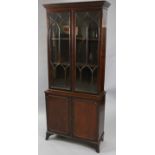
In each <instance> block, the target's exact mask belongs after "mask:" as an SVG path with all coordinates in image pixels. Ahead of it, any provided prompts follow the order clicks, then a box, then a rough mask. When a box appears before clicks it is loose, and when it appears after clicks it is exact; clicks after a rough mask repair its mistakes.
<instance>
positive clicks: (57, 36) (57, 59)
mask: <svg viewBox="0 0 155 155" xmlns="http://www.w3.org/2000/svg"><path fill="white" fill-rule="evenodd" d="M48 18H49V25H50V26H49V48H50V55H51V59H50V65H51V67H52V74H51V77H50V78H51V80H50V81H52V82H51V83H50V87H51V88H61V89H70V58H69V56H70V48H69V46H70V18H69V13H68V12H61V13H60V12H59V13H58V12H57V13H51V14H48Z"/></svg>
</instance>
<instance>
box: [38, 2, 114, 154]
mask: <svg viewBox="0 0 155 155" xmlns="http://www.w3.org/2000/svg"><path fill="white" fill-rule="evenodd" d="M80 1H86V0H80ZM80 1H79V0H74V1H73V0H39V1H38V134H39V135H38V148H39V150H38V152H39V155H51V154H57V155H60V154H68V155H69V154H74V155H76V154H77V155H79V154H80V155H85V154H87V153H89V154H90V155H91V154H96V152H95V151H94V150H93V148H91V147H88V146H87V147H86V146H85V145H86V144H83V143H78V142H75V141H72V140H68V139H61V138H59V137H55V136H54V137H51V140H49V141H45V140H44V139H45V132H46V114H45V97H44V91H45V90H47V88H48V77H47V75H48V73H47V40H46V35H47V27H46V12H45V9H44V8H43V6H42V4H46V3H59V2H60V3H61V2H80ZM89 1H90V0H89ZM108 1H109V2H110V3H111V6H110V7H109V9H108V17H107V47H106V74H105V90H106V91H107V96H106V114H105V139H104V142H103V143H101V153H100V154H104V155H115V154H116V1H115V0H108Z"/></svg>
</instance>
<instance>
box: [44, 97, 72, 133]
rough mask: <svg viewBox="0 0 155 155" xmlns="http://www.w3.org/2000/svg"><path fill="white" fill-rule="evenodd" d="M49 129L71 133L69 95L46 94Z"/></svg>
mask: <svg viewBox="0 0 155 155" xmlns="http://www.w3.org/2000/svg"><path fill="white" fill-rule="evenodd" d="M46 111H47V128H48V131H53V132H57V133H63V134H68V133H69V102H68V98H67V97H61V96H54V95H46Z"/></svg>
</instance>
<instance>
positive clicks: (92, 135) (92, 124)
mask: <svg viewBox="0 0 155 155" xmlns="http://www.w3.org/2000/svg"><path fill="white" fill-rule="evenodd" d="M73 135H74V136H75V137H79V138H84V139H89V140H95V139H97V105H96V104H95V103H94V102H93V101H91V100H83V99H74V100H73Z"/></svg>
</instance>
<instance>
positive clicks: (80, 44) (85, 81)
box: [75, 11, 99, 93]
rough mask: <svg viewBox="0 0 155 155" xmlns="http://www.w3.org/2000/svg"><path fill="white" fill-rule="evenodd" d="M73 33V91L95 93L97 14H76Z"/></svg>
mask: <svg viewBox="0 0 155 155" xmlns="http://www.w3.org/2000/svg"><path fill="white" fill-rule="evenodd" d="M75 32H76V88H75V90H76V91H84V92H91V93H97V76H98V43H99V42H98V41H99V12H98V11H89V12H77V13H76V28H75Z"/></svg>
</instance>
